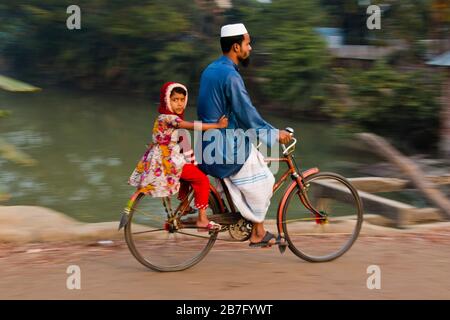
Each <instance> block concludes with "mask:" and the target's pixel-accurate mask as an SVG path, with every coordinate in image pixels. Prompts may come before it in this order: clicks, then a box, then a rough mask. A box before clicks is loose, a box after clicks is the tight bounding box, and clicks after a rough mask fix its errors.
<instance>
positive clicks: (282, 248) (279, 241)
mask: <svg viewBox="0 0 450 320" xmlns="http://www.w3.org/2000/svg"><path fill="white" fill-rule="evenodd" d="M276 244H277V245H278V250H280V253H281V254H283V253H284V252H285V251H286V247H287V244H286V240H285V239H284V238H282V237H281V236H278V237H277V242H276Z"/></svg>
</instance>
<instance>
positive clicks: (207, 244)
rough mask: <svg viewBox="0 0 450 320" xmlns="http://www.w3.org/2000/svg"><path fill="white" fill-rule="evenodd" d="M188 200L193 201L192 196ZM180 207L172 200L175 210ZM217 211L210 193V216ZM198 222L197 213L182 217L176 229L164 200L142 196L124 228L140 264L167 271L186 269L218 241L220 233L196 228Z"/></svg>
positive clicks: (135, 203)
mask: <svg viewBox="0 0 450 320" xmlns="http://www.w3.org/2000/svg"><path fill="white" fill-rule="evenodd" d="M189 199H190V200H191V201H190V202H193V201H192V196H190V197H189ZM179 204H180V201H178V200H176V199H172V205H171V207H172V209H173V210H175V209H176V208H177V207H178V205H179ZM166 206H167V204H166ZM218 210H219V207H218V203H217V200H216V199H215V198H214V196H213V195H212V194H210V197H209V208H208V209H207V214H208V215H211V214H213V213H214V212H218ZM196 219H197V214H189V215H186V216H183V217H182V218H181V219H178V224H177V228H175V229H174V228H173V226H172V224H168V223H167V220H168V215H167V213H166V208H165V207H164V205H163V202H162V198H153V197H151V196H146V195H144V194H140V195H139V196H138V197H137V198H136V200H135V202H134V203H133V204H132V206H131V207H130V213H129V217H128V223H127V225H126V227H125V239H126V242H127V245H128V248H129V249H130V251H131V253H132V254H133V256H134V257H135V258H136V259H137V260H138V261H139V262H140V263H142V264H143V265H144V266H146V267H148V268H150V269H153V270H156V271H164V272H168V271H181V270H185V269H187V268H189V267H192V266H193V265H195V264H197V263H198V262H200V260H202V259H203V258H204V257H205V256H206V254H207V253H208V252H209V250H211V248H212V246H213V245H214V242H215V241H216V238H217V232H215V233H208V232H207V231H206V230H202V229H198V228H196V226H195V221H196ZM180 222H181V223H180Z"/></svg>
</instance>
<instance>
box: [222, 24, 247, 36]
mask: <svg viewBox="0 0 450 320" xmlns="http://www.w3.org/2000/svg"><path fill="white" fill-rule="evenodd" d="M246 33H248V32H247V29H246V28H245V26H244V25H243V24H242V23H236V24H227V25H225V26H223V27H222V29H221V30H220V37H221V38H224V37H232V36H240V35H243V34H246Z"/></svg>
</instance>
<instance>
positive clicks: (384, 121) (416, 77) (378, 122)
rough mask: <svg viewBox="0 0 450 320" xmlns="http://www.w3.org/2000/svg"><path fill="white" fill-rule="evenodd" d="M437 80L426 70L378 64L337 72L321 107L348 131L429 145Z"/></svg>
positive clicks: (435, 124) (435, 122) (434, 130)
mask: <svg viewBox="0 0 450 320" xmlns="http://www.w3.org/2000/svg"><path fill="white" fill-rule="evenodd" d="M441 80H442V79H441V77H440V76H439V75H436V74H431V73H430V72H427V71H396V70H395V69H393V68H392V67H391V66H389V65H387V64H385V63H384V62H379V63H377V64H376V65H375V66H374V67H373V68H371V69H369V70H366V71H364V70H352V71H344V70H337V71H336V73H335V75H334V78H333V80H332V81H333V85H332V86H333V87H334V88H335V90H334V91H333V92H334V94H335V95H334V96H330V103H329V109H328V110H327V111H328V112H329V113H331V114H332V115H333V117H335V118H340V119H343V120H345V121H347V122H348V123H349V124H350V126H351V127H352V129H356V128H357V129H360V130H369V131H372V132H375V133H379V134H381V135H383V136H388V137H391V138H394V139H395V140H396V141H397V142H399V143H400V144H402V145H403V147H405V145H406V144H407V143H408V144H409V145H406V147H414V148H418V149H431V148H433V147H434V145H435V143H436V142H437V141H438V132H439V115H440V108H441V105H440V103H439V96H440V93H441V92H440V90H441ZM405 138H406V139H405Z"/></svg>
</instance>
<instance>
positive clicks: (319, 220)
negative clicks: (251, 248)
mask: <svg viewBox="0 0 450 320" xmlns="http://www.w3.org/2000/svg"><path fill="white" fill-rule="evenodd" d="M319 180H322V182H321V183H319V182H318V181H319ZM329 183H334V185H329ZM311 184H315V185H314V186H315V190H318V192H316V194H317V195H318V196H317V197H319V198H318V199H319V201H322V203H324V204H320V203H319V201H317V203H313V202H315V201H314V199H315V197H314V194H310V193H311ZM304 185H305V186H307V191H305V192H306V195H307V197H308V199H309V201H310V202H311V205H312V206H313V207H315V209H316V210H318V211H320V210H321V208H320V207H323V206H328V207H331V205H330V199H331V200H333V199H332V198H331V197H332V195H333V194H338V195H339V196H336V198H339V197H340V198H341V199H340V200H338V201H340V202H337V203H338V205H335V207H336V208H342V210H341V211H344V212H347V210H349V209H347V207H353V210H355V211H354V212H351V213H352V214H351V215H342V216H339V215H338V214H337V213H336V217H334V216H333V221H330V219H329V216H330V214H329V213H325V211H324V212H323V213H325V214H326V216H327V217H326V218H324V217H320V216H317V215H314V214H313V213H312V211H311V210H310V209H308V208H306V207H305V206H304V205H303V203H302V202H301V197H300V194H301V192H300V189H299V187H298V185H297V183H296V182H293V183H292V184H291V186H290V187H289V188H288V189H287V191H288V192H289V194H288V196H287V198H286V201H285V203H284V206H283V208H282V228H283V232H284V235H285V238H286V241H287V243H288V246H289V249H290V250H291V251H292V252H293V253H294V254H295V255H296V256H298V257H300V258H302V259H304V260H306V261H309V262H326V261H331V260H334V259H336V258H338V257H340V256H342V255H343V254H344V253H345V252H347V251H348V250H349V249H350V248H351V247H352V245H353V244H354V242H355V241H356V239H357V238H358V235H359V232H360V230H361V226H362V222H363V205H362V201H361V199H360V197H359V195H358V192H357V190H356V189H355V188H354V187H353V186H352V184H351V183H350V182H349V181H348V180H347V179H346V178H344V177H343V176H341V175H338V174H336V173H332V172H321V173H316V174H313V175H311V176H309V177H306V178H305V180H304ZM330 186H331V187H330ZM343 188H347V189H348V190H346V189H343ZM339 190H340V191H339ZM313 192H314V191H312V193H313ZM296 194H297V195H299V196H297V197H294V195H296ZM320 197H321V198H320ZM294 199H298V200H297V201H294ZM350 199H352V200H350ZM325 200H326V201H325ZM348 203H350V204H348ZM291 206H292V207H291ZM295 206H301V207H302V208H303V210H305V212H307V213H305V215H306V218H298V219H293V220H292V221H296V222H297V225H295V222H294V223H293V224H292V226H291V227H289V225H290V223H289V222H291V220H289V217H288V216H289V208H293V207H295ZM319 206H320V207H319ZM327 210H328V211H329V209H327ZM322 211H323V210H322ZM337 211H338V210H337V209H336V212H337ZM298 212H300V210H298ZM339 213H340V212H339ZM291 214H292V213H291ZM308 215H310V218H308ZM299 216H302V215H301V214H299ZM353 217H355V218H356V221H354V220H353ZM292 218H295V217H292ZM298 221H300V222H298ZM331 223H333V224H334V226H333V227H331ZM317 225H318V226H317ZM335 225H337V227H335ZM345 225H348V226H349V229H350V228H351V229H352V230H351V234H350V235H349V236H348V238H347V239H346V240H345V242H343V244H342V245H340V246H339V248H338V249H337V250H334V249H333V251H332V252H329V253H326V254H312V253H311V252H312V251H313V249H312V248H307V246H308V244H309V245H310V246H311V247H312V245H315V246H317V248H318V251H325V250H328V249H326V248H327V246H334V243H336V240H339V237H341V238H343V236H345V234H346V232H340V230H341V229H342V228H343V226H345ZM309 228H310V229H311V230H313V231H314V232H312V233H308V232H307V231H306V230H310V229H309ZM333 228H334V229H333ZM289 229H291V232H290V231H289ZM327 229H328V230H330V231H333V230H336V232H329V233H325V232H324V231H325V230H327ZM293 231H296V232H297V234H296V235H293ZM320 231H322V232H320ZM308 237H309V238H310V239H308ZM296 238H297V239H296ZM327 239H330V241H329V242H325V241H327ZM315 242H317V243H315ZM330 251H331V249H330Z"/></svg>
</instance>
